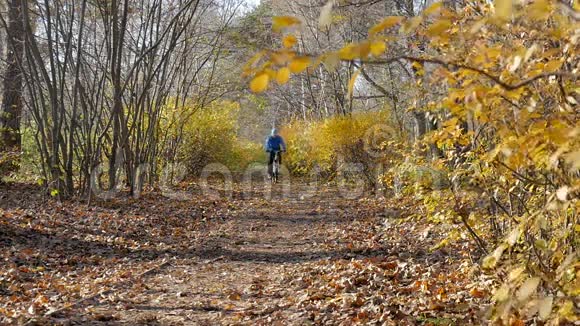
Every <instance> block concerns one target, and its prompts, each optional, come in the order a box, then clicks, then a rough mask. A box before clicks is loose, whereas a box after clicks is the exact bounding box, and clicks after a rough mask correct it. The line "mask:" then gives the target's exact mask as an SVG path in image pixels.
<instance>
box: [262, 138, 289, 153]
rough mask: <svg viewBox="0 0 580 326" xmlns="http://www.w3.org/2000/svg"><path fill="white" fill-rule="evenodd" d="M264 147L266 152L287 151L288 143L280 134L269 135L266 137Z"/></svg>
mask: <svg viewBox="0 0 580 326" xmlns="http://www.w3.org/2000/svg"><path fill="white" fill-rule="evenodd" d="M264 148H265V149H266V152H272V151H285V150H286V143H284V139H283V138H282V137H281V136H280V135H275V136H269V137H268V138H267V139H266V144H264Z"/></svg>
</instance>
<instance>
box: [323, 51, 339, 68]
mask: <svg viewBox="0 0 580 326" xmlns="http://www.w3.org/2000/svg"><path fill="white" fill-rule="evenodd" d="M322 62H323V64H324V66H325V67H326V70H328V71H335V70H336V68H337V67H338V65H339V64H340V58H339V57H338V53H336V52H331V53H327V54H326V55H325V56H324V59H323V61H322Z"/></svg>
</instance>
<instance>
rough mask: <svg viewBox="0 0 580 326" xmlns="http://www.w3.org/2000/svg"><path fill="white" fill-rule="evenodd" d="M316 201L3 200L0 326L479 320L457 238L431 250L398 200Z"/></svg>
mask: <svg viewBox="0 0 580 326" xmlns="http://www.w3.org/2000/svg"><path fill="white" fill-rule="evenodd" d="M322 193H323V195H321V196H320V197H319V198H310V199H308V200H304V199H301V198H300V196H296V198H289V199H282V200H271V201H269V200H265V199H263V197H261V195H260V194H259V193H256V194H254V195H253V197H251V198H249V199H244V200H235V199H234V200H229V201H226V200H223V201H221V200H217V201H214V200H207V199H203V198H201V196H197V195H196V196H195V200H191V201H183V202H180V201H173V200H168V199H166V198H164V197H162V196H160V195H158V194H147V195H145V196H144V197H142V198H141V199H139V200H134V199H127V198H122V199H118V200H116V201H111V202H107V203H102V204H100V205H98V206H97V207H92V208H87V207H86V205H84V204H82V203H79V202H66V203H63V204H58V203H56V202H52V201H49V202H45V201H41V200H40V199H37V200H30V201H27V202H24V201H21V200H17V199H16V197H15V196H14V195H12V194H10V195H9V196H10V197H11V198H10V200H11V204H10V205H2V206H0V207H1V210H0V259H2V261H3V264H2V265H1V266H0V294H1V295H0V313H1V315H0V316H2V317H0V318H2V319H0V323H23V322H26V321H27V320H30V319H31V318H36V320H37V321H39V322H41V323H42V322H45V323H51V322H53V321H54V320H61V319H68V318H78V319H75V320H76V321H78V322H80V323H84V322H89V321H95V322H104V323H107V322H123V321H127V320H130V321H137V322H139V323H143V324H149V323H158V324H164V323H170V322H171V323H173V322H175V323H179V322H182V323H191V322H198V321H204V322H207V323H208V324H224V323H225V324H227V323H232V324H240V323H241V324H273V323H276V322H279V323H283V324H285V323H289V322H290V321H292V322H296V321H299V323H302V324H343V325H351V324H368V323H376V322H379V323H384V324H387V325H389V324H392V325H395V324H396V325H415V324H438V325H450V324H473V323H477V322H478V321H480V320H481V318H482V316H483V314H482V313H481V310H482V308H484V307H485V304H487V303H488V301H489V297H490V295H491V294H490V292H491V291H490V287H491V283H492V282H491V281H489V279H488V277H487V276H485V275H483V274H481V273H480V272H479V270H477V269H476V268H473V267H472V266H473V265H472V264H471V263H470V259H471V256H470V254H471V252H473V248H472V247H471V246H470V245H469V244H468V243H467V242H460V243H450V244H448V245H447V247H445V248H440V249H437V250H434V251H433V252H430V251H429V248H432V247H434V245H435V244H437V243H439V242H441V240H442V238H443V236H442V234H443V233H442V229H441V227H440V226H437V225H433V226H430V227H429V229H427V225H426V224H424V223H423V222H422V221H420V220H412V221H410V220H407V219H405V218H403V216H406V215H408V214H406V211H407V210H408V208H406V207H401V205H403V203H401V202H400V201H396V200H392V201H386V200H379V199H362V200H345V199H340V198H338V197H337V196H336V194H334V193H326V190H324V191H323V192H322ZM237 197H238V194H236V195H234V198H237ZM385 207H388V209H386V208H385ZM387 211H388V212H387ZM392 211H397V212H398V213H397V214H392ZM162 263H163V264H165V265H163V264H162ZM160 266H166V268H165V267H160ZM81 300H82V301H81ZM77 304H78V305H77ZM69 306H70V307H71V309H63V308H66V307H69ZM52 312H55V313H54V315H53V316H51V317H50V318H53V319H48V318H47V317H42V316H44V315H45V314H47V313H52ZM59 318H60V319H59Z"/></svg>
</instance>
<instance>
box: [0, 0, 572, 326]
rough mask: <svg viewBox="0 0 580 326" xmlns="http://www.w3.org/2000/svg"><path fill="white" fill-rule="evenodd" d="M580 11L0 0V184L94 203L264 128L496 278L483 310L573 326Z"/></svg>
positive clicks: (258, 142) (249, 143)
mask: <svg viewBox="0 0 580 326" xmlns="http://www.w3.org/2000/svg"><path fill="white" fill-rule="evenodd" d="M579 10H580V9H579V4H578V1H568V0H561V1H552V0H530V1H527V0H526V1H508V0H506V1H499V0H496V1H494V2H491V1H442V2H436V1H429V0H425V1H413V0H377V1H374V0H372V1H369V0H337V1H330V2H327V1H315V0H297V1H274V0H270V1H266V0H263V1H261V3H260V4H259V5H251V4H248V3H246V2H245V1H241V0H220V1H211V0H207V1H206V0H143V1H141V0H139V1H133V0H54V1H48V0H46V1H40V0H39V1H34V0H5V1H4V0H3V1H0V39H1V42H0V74H1V76H2V80H1V85H0V94H1V99H0V101H1V108H2V109H1V116H0V128H1V129H0V131H1V132H0V144H2V147H1V148H0V151H1V154H0V155H2V156H1V157H0V177H2V178H3V179H2V180H1V182H6V183H20V182H26V183H36V184H38V185H40V187H41V188H42V192H43V193H44V194H46V196H48V197H53V200H61V201H62V200H67V199H73V198H74V199H82V200H83V201H84V202H88V203H89V204H91V203H92V200H93V198H92V197H94V196H95V194H96V193H95V191H96V189H119V190H122V191H128V192H129V193H130V194H138V193H141V192H142V191H143V188H144V187H148V189H156V188H157V187H158V186H159V185H160V184H161V183H163V182H167V180H166V179H167V173H169V174H171V175H172V176H173V173H174V169H175V166H181V167H184V168H185V169H186V170H187V173H186V175H185V178H186V179H187V180H195V179H196V178H197V177H199V175H200V173H201V172H202V170H203V169H204V167H206V166H207V165H208V164H210V163H220V164H223V165H225V166H226V167H227V168H228V169H229V170H231V171H233V172H235V173H243V171H244V170H245V169H246V168H247V167H248V166H251V164H253V163H256V162H261V163H263V162H264V160H265V155H264V153H263V150H262V143H263V140H264V137H265V136H266V135H267V134H268V133H269V130H270V129H271V128H272V127H278V128H280V129H281V131H282V135H283V136H284V137H285V138H286V140H287V143H288V145H289V150H288V153H287V155H286V156H285V164H286V166H287V167H288V169H289V172H290V173H291V174H292V176H295V177H298V178H301V179H303V178H310V177H312V176H314V175H317V176H318V177H319V178H322V179H323V180H325V181H328V182H337V183H338V182H346V183H348V184H353V183H362V184H363V187H364V193H363V196H371V195H372V196H376V195H383V196H384V195H386V196H387V197H388V198H393V200H394V204H393V205H395V204H396V205H400V206H401V207H402V206H405V207H406V211H407V212H408V214H407V215H406V216H408V218H410V219H418V220H420V221H423V222H426V223H428V224H433V225H446V231H445V236H444V237H443V238H442V239H441V241H440V243H438V244H437V245H436V246H434V247H433V248H431V250H437V249H439V248H443V247H445V246H447V245H449V244H450V243H455V242H458V241H459V242H461V241H468V242H470V243H471V244H472V245H473V246H474V247H473V248H474V250H475V251H477V252H478V254H477V255H478V256H477V257H476V259H475V260H474V261H472V264H474V265H478V266H481V267H482V268H483V269H484V270H487V271H488V272H489V273H492V274H493V275H494V277H495V283H494V284H495V285H494V287H495V289H496V290H495V292H493V294H491V293H488V294H486V297H487V298H488V299H489V300H490V302H491V306H492V312H491V313H490V315H488V318H490V319H494V320H497V321H503V322H504V323H513V322H514V319H513V316H523V315H525V314H524V313H523V312H522V311H524V310H525V311H528V312H529V311H531V312H532V313H531V315H532V316H534V315H537V316H538V317H537V318H539V320H544V321H550V322H553V323H557V322H565V321H570V322H571V321H574V320H578V319H577V312H578V308H579V307H578V304H579V302H578V296H579V295H580V292H579V291H580V264H579V262H578V248H579V247H578V244H579V241H580V237H579V232H580V220H579V211H578V210H579V208H580V206H579V202H578V197H579V196H580V180H579V178H578V176H579V172H580V124H579V116H580V110H579V106H578V101H580V88H579V84H578V69H579V68H580V67H579V62H580V61H579V56H580V49H579V44H578V42H579V38H580V29H579V23H578V20H579V16H580V11H579ZM169 179H172V177H170V178H169ZM345 180H346V181H345ZM361 180H362V181H361ZM178 181H179V180H178ZM170 182H171V181H170ZM388 205H389V204H385V206H388ZM506 256H507V257H506ZM478 295H479V294H478ZM482 296H483V294H482ZM518 320H519V319H518Z"/></svg>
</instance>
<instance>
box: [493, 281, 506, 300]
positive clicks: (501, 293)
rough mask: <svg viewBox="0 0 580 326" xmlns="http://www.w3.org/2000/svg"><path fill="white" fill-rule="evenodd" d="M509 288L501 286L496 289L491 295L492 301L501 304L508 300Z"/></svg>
mask: <svg viewBox="0 0 580 326" xmlns="http://www.w3.org/2000/svg"><path fill="white" fill-rule="evenodd" d="M509 295H510V288H509V287H508V286H507V285H503V286H502V287H500V288H499V289H497V290H496V291H495V293H494V295H493V300H495V301H496V302H502V301H505V300H507V299H508V298H509Z"/></svg>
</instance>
